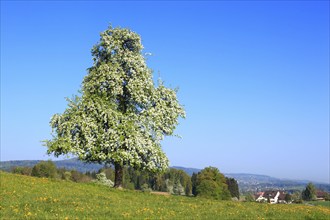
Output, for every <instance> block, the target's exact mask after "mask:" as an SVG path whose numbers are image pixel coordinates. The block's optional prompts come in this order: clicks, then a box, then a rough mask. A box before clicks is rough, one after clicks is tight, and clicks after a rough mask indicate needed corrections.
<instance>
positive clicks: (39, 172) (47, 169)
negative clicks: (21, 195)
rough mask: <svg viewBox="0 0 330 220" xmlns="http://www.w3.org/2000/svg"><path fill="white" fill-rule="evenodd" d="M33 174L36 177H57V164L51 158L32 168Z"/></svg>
mask: <svg viewBox="0 0 330 220" xmlns="http://www.w3.org/2000/svg"><path fill="white" fill-rule="evenodd" d="M31 175H32V176H36V177H47V178H56V176H57V169H56V165H55V164H54V163H53V162H52V161H50V160H48V161H42V162H40V163H38V164H36V165H35V166H34V167H33V168H32V172H31Z"/></svg>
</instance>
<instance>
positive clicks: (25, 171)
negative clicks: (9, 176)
mask: <svg viewBox="0 0 330 220" xmlns="http://www.w3.org/2000/svg"><path fill="white" fill-rule="evenodd" d="M11 172H12V173H16V174H21V175H26V176H31V173H32V168H31V167H13V168H12V169H11Z"/></svg>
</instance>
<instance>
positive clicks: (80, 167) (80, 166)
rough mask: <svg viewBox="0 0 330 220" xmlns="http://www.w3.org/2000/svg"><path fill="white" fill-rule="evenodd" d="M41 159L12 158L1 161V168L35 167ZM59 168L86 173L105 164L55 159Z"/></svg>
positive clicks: (6, 169) (8, 169)
mask: <svg viewBox="0 0 330 220" xmlns="http://www.w3.org/2000/svg"><path fill="white" fill-rule="evenodd" d="M40 161H41V160H12V161H3V162H2V161H1V162H0V170H5V171H10V169H11V168H12V167H17V166H22V167H33V166H34V165H36V164H37V163H39V162H40ZM53 162H54V163H55V164H56V166H57V167H58V168H65V169H67V170H77V171H79V172H82V173H85V172H87V171H98V170H99V169H101V168H102V167H104V165H102V164H97V163H84V162H82V161H80V160H78V159H77V158H73V159H67V160H55V161H53Z"/></svg>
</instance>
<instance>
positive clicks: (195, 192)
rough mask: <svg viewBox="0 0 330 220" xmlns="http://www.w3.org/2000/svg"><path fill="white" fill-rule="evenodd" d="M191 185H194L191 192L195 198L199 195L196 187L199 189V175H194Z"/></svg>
mask: <svg viewBox="0 0 330 220" xmlns="http://www.w3.org/2000/svg"><path fill="white" fill-rule="evenodd" d="M191 184H192V188H191V192H192V194H193V195H194V196H196V195H197V191H196V187H197V173H193V174H192V176H191Z"/></svg>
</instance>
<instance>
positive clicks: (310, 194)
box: [301, 183, 316, 201]
mask: <svg viewBox="0 0 330 220" xmlns="http://www.w3.org/2000/svg"><path fill="white" fill-rule="evenodd" d="M301 197H302V199H303V200H306V201H310V200H314V199H316V189H315V186H314V184H313V183H308V185H307V186H306V189H304V190H303V191H302V193H301Z"/></svg>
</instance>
